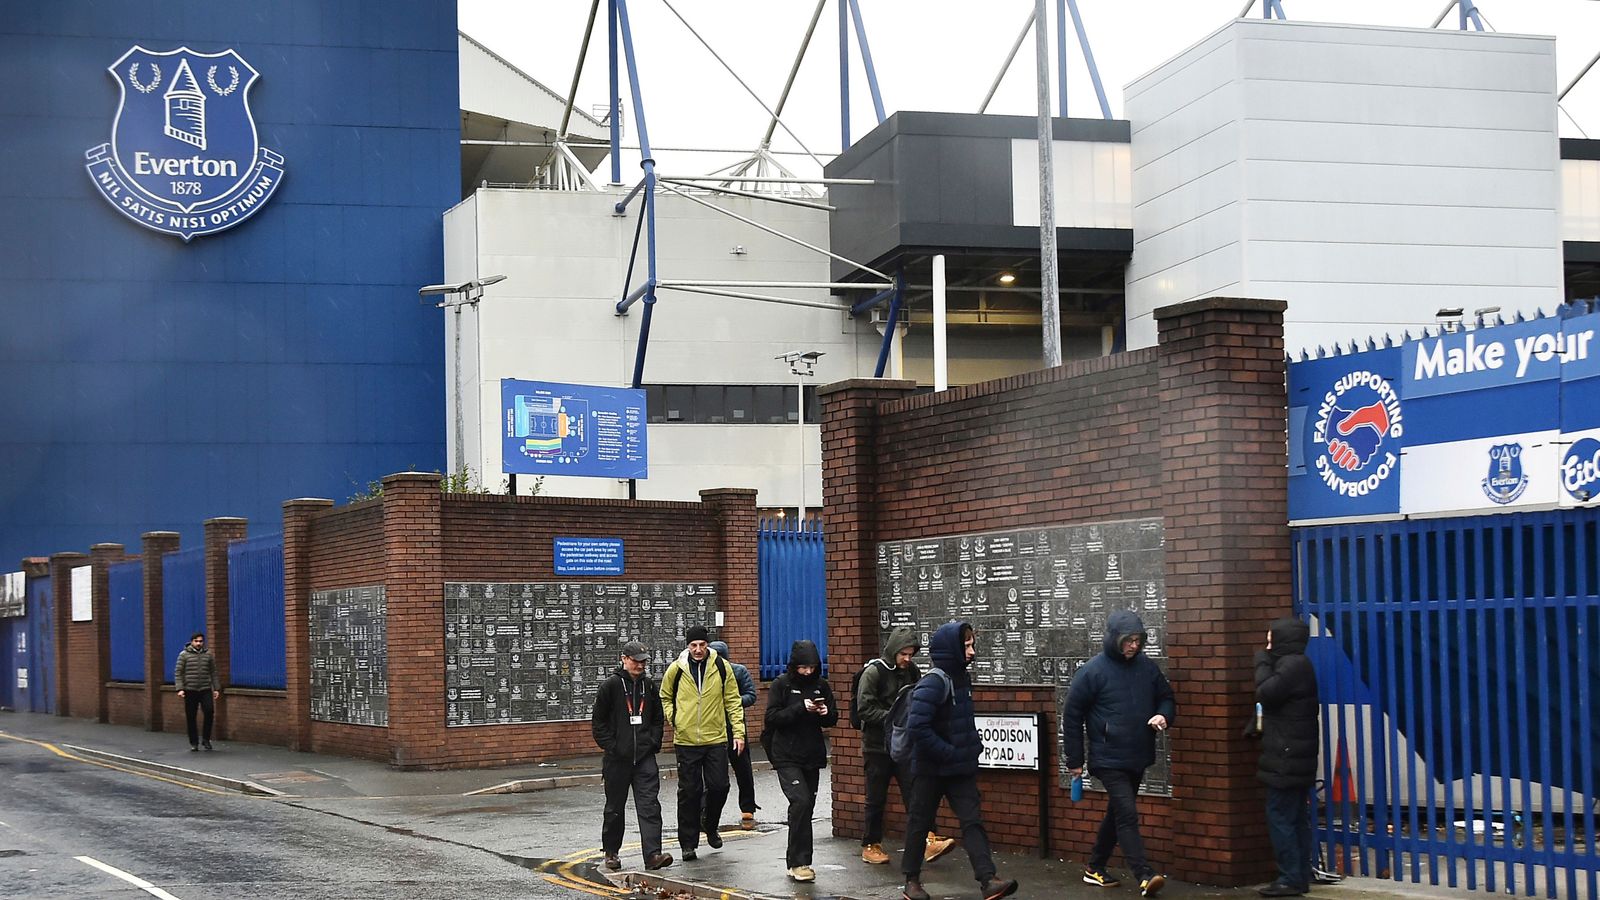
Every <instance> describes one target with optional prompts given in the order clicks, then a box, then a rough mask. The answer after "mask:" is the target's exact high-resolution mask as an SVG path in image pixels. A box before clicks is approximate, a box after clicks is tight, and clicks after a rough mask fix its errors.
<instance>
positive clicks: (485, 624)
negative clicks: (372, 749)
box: [444, 581, 717, 726]
mask: <svg viewBox="0 0 1600 900" xmlns="http://www.w3.org/2000/svg"><path fill="white" fill-rule="evenodd" d="M444 587H445V593H444V652H445V724H446V725H451V726H457V725H510V724H516V723H520V722H554V721H562V720H571V719H587V718H589V713H590V710H591V709H592V708H593V706H594V692H595V689H596V688H598V687H599V686H600V682H601V681H603V680H604V679H605V678H606V676H608V675H610V674H611V673H612V671H614V670H615V669H616V668H617V664H618V663H617V661H618V657H619V656H620V655H621V652H622V643H623V642H624V641H629V640H637V641H641V642H642V643H643V644H644V645H645V646H646V647H648V648H650V651H651V652H652V654H654V657H655V658H654V660H653V661H652V662H651V664H650V672H651V674H652V676H653V677H655V678H657V679H658V680H659V678H660V676H661V673H662V672H663V671H664V670H665V669H666V667H667V664H668V663H670V662H671V661H672V660H673V658H674V657H676V656H677V651H678V650H679V649H681V648H682V646H683V634H684V632H685V631H687V630H688V629H689V627H690V626H692V625H705V626H706V627H707V628H709V629H711V631H712V633H713V634H715V632H716V628H715V627H713V626H714V623H715V621H716V611H717V588H716V585H714V584H705V583H693V584H689V583H678V582H609V581H608V582H606V583H603V584H601V583H596V582H535V583H529V584H459V583H452V584H446V585H445V586H444Z"/></svg>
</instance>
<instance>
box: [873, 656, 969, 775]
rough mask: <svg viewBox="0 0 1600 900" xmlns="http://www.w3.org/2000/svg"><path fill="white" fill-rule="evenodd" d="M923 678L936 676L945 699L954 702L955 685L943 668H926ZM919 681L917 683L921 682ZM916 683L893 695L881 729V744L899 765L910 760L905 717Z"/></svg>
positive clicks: (909, 739)
mask: <svg viewBox="0 0 1600 900" xmlns="http://www.w3.org/2000/svg"><path fill="white" fill-rule="evenodd" d="M922 677H923V679H928V678H938V679H939V682H940V683H941V684H943V685H944V698H945V700H948V701H950V702H951V703H954V702H955V700H956V685H955V682H953V681H951V680H950V676H949V675H948V674H947V673H946V672H945V670H943V669H941V668H938V667H937V666H935V667H934V668H931V669H929V670H928V674H926V675H924V676H922ZM921 683H922V682H921V681H919V682H917V684H921ZM917 684H912V685H907V686H906V687H903V688H901V689H900V693H898V694H896V695H895V697H894V703H893V704H892V705H891V706H890V707H889V724H888V727H886V728H884V730H883V746H884V748H885V749H886V750H888V751H889V758H890V759H893V760H894V761H895V762H897V763H900V764H901V765H906V764H909V763H910V762H911V755H912V746H911V732H910V730H909V729H907V728H906V718H907V716H908V715H909V714H910V712H911V693H912V692H913V691H915V690H916V689H917Z"/></svg>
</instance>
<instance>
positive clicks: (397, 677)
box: [383, 472, 445, 768]
mask: <svg viewBox="0 0 1600 900" xmlns="http://www.w3.org/2000/svg"><path fill="white" fill-rule="evenodd" d="M443 496H444V495H443V493H441V492H440V490H439V476H438V475H437V474H433V473H427V472H401V473H399V474H396V475H390V476H388V477H387V478H385V479H383V558H384V563H383V581H384V597H385V599H386V601H387V605H388V631H389V761H390V763H391V764H392V765H395V766H399V767H401V768H406V767H411V766H417V765H427V764H429V763H433V764H437V762H438V761H439V760H440V759H441V758H442V757H443V755H444V753H443V751H444V744H445V724H444V706H445V701H444V688H445V685H444V553H443V541H442V533H441V523H440V506H441V499H442V498H443Z"/></svg>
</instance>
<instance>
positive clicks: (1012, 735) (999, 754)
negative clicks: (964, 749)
mask: <svg viewBox="0 0 1600 900" xmlns="http://www.w3.org/2000/svg"><path fill="white" fill-rule="evenodd" d="M976 718H977V724H978V737H979V739H981V740H982V741H983V755H982V756H981V757H979V758H978V765H979V766H980V767H982V768H985V769H1029V770H1033V769H1037V768H1039V716H1038V714H1036V713H1017V714H1007V715H992V716H977V717H976Z"/></svg>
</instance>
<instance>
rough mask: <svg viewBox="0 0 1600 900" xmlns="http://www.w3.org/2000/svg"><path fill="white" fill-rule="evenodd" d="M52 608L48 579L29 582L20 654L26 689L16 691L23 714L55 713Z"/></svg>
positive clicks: (53, 609)
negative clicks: (24, 663)
mask: <svg viewBox="0 0 1600 900" xmlns="http://www.w3.org/2000/svg"><path fill="white" fill-rule="evenodd" d="M55 608H56V604H55V597H54V596H53V595H52V594H51V593H50V576H48V575H46V576H44V577H43V578H30V579H28V616H27V620H28V628H27V647H26V648H25V649H24V650H23V653H22V654H20V655H21V656H23V657H24V658H25V660H26V668H27V670H28V673H27V678H28V689H27V691H26V692H24V691H21V690H19V691H18V692H17V709H18V710H20V711H22V712H37V713H53V712H55V711H56V682H55V671H56V656H55V654H56V640H55V634H56V631H55ZM18 667H19V668H21V667H22V664H19V666H18Z"/></svg>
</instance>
